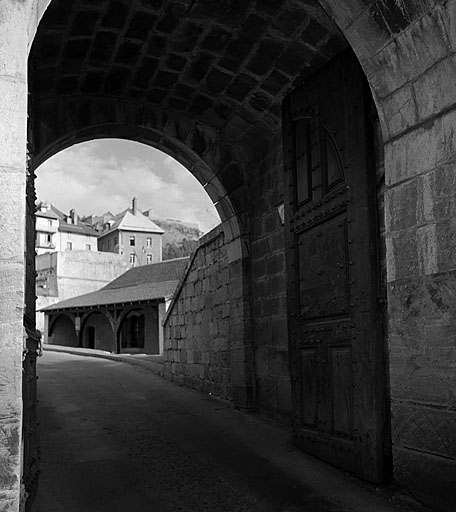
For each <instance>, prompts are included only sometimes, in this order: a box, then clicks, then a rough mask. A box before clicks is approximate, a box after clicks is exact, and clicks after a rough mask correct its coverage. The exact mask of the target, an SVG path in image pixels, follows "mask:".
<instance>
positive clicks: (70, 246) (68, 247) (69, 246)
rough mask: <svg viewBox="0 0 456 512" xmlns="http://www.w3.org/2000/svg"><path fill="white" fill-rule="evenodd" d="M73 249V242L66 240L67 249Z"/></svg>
mask: <svg viewBox="0 0 456 512" xmlns="http://www.w3.org/2000/svg"><path fill="white" fill-rule="evenodd" d="M72 250H73V242H67V251H72Z"/></svg>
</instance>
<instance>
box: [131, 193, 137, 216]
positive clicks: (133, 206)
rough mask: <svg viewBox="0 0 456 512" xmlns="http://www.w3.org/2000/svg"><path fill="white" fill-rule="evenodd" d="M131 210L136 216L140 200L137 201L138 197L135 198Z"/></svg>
mask: <svg viewBox="0 0 456 512" xmlns="http://www.w3.org/2000/svg"><path fill="white" fill-rule="evenodd" d="M131 209H132V213H133V215H136V214H137V213H138V200H137V199H136V197H134V198H133V199H132V201H131Z"/></svg>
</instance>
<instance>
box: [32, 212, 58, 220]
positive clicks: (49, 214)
mask: <svg viewBox="0 0 456 512" xmlns="http://www.w3.org/2000/svg"><path fill="white" fill-rule="evenodd" d="M36 216H37V217H44V218H45V219H58V218H59V216H58V215H57V214H56V213H54V212H53V211H50V210H49V211H46V212H42V211H40V210H38V211H37V212H36Z"/></svg>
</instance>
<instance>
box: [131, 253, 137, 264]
mask: <svg viewBox="0 0 456 512" xmlns="http://www.w3.org/2000/svg"><path fill="white" fill-rule="evenodd" d="M135 261H136V254H135V253H134V252H131V253H130V263H134V262H135Z"/></svg>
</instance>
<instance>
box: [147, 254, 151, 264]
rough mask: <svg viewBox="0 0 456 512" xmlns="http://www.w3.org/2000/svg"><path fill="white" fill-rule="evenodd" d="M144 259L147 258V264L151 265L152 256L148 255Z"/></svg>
mask: <svg viewBox="0 0 456 512" xmlns="http://www.w3.org/2000/svg"><path fill="white" fill-rule="evenodd" d="M146 258H147V263H152V254H148V255H147V256H146Z"/></svg>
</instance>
